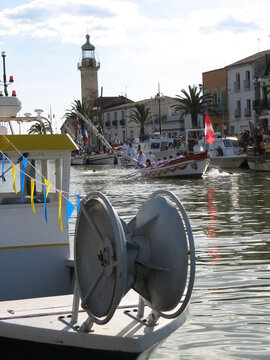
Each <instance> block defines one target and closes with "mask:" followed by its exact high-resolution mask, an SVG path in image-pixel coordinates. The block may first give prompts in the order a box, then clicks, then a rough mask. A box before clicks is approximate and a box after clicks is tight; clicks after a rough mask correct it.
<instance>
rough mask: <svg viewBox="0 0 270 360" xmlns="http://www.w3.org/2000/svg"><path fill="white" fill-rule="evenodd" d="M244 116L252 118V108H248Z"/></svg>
mask: <svg viewBox="0 0 270 360" xmlns="http://www.w3.org/2000/svg"><path fill="white" fill-rule="evenodd" d="M244 115H245V117H250V116H251V109H250V108H246V109H245V110H244Z"/></svg>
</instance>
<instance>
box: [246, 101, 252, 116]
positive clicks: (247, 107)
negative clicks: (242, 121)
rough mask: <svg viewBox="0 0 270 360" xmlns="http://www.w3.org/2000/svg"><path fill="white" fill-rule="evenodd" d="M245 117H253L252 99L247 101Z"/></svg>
mask: <svg viewBox="0 0 270 360" xmlns="http://www.w3.org/2000/svg"><path fill="white" fill-rule="evenodd" d="M245 116H251V101H250V99H247V100H246V107H245Z"/></svg>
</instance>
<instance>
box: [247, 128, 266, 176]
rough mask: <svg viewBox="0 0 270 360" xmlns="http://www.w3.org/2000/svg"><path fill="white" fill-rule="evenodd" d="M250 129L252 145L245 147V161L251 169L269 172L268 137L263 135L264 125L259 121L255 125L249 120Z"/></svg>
mask: <svg viewBox="0 0 270 360" xmlns="http://www.w3.org/2000/svg"><path fill="white" fill-rule="evenodd" d="M249 125H250V131H251V134H252V139H253V145H252V146H248V147H247V163H248V166H249V168H250V169H251V170H254V171H261V172H269V171H270V138H269V136H266V135H264V126H263V124H262V122H261V121H260V122H259V126H258V127H255V126H254V124H253V123H252V122H251V121H250V122H249Z"/></svg>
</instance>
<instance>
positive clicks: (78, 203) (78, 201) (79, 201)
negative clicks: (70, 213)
mask: <svg viewBox="0 0 270 360" xmlns="http://www.w3.org/2000/svg"><path fill="white" fill-rule="evenodd" d="M76 201H77V215H78V214H79V211H80V204H81V199H80V195H76Z"/></svg>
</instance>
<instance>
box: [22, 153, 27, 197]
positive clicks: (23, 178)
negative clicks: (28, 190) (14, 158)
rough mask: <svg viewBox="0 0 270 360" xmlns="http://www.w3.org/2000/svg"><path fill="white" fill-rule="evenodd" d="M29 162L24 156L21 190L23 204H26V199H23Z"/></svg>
mask: <svg viewBox="0 0 270 360" xmlns="http://www.w3.org/2000/svg"><path fill="white" fill-rule="evenodd" d="M27 163H28V162H27V160H26V158H25V157H24V156H23V157H22V171H21V188H22V202H23V204H24V197H23V192H24V180H25V170H26V167H27Z"/></svg>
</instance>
